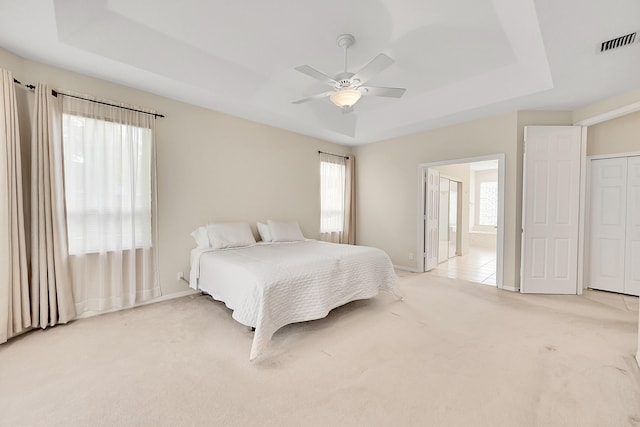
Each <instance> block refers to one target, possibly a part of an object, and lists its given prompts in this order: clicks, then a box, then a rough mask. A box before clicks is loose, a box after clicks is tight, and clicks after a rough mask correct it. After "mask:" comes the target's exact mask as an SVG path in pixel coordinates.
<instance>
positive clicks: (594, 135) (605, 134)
mask: <svg viewBox="0 0 640 427" xmlns="http://www.w3.org/2000/svg"><path fill="white" fill-rule="evenodd" d="M638 152H640V112H637V113H632V114H628V115H626V116H622V117H618V118H616V119H612V120H608V121H606V122H602V123H598V124H597V125H593V126H589V128H588V129H587V155H588V156H593V155H597V154H614V153H638Z"/></svg>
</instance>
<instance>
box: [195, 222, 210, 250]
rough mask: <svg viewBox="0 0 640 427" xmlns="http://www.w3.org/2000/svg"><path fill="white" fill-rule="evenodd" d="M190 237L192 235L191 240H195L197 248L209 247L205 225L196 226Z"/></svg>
mask: <svg viewBox="0 0 640 427" xmlns="http://www.w3.org/2000/svg"><path fill="white" fill-rule="evenodd" d="M191 237H193V240H195V241H196V245H198V247H199V248H208V247H209V235H208V234H207V227H205V226H202V227H198V228H197V229H196V230H194V231H193V232H192V233H191Z"/></svg>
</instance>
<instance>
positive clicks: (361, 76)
mask: <svg viewBox="0 0 640 427" xmlns="http://www.w3.org/2000/svg"><path fill="white" fill-rule="evenodd" d="M394 62H395V61H394V60H393V59H391V58H390V57H388V56H387V55H385V54H384V53H380V54H378V56H376V57H375V58H373V59H372V60H371V62H369V63H368V64H367V65H365V66H364V67H362V69H361V70H360V71H358V72H357V73H356V74H355V75H354V76H353V77H352V80H356V79H357V80H360V84H362V83H366V82H367V81H369V79H371V78H372V77H373V76H375V75H376V74H378V73H379V72H381V71H382V70H384V69H386V68H387V67H389V66H391V64H393V63H394Z"/></svg>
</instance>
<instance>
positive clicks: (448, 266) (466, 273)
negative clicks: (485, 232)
mask: <svg viewBox="0 0 640 427" xmlns="http://www.w3.org/2000/svg"><path fill="white" fill-rule="evenodd" d="M431 273H433V274H437V275H439V276H445V277H452V278H455V279H462V280H468V281H470V282H476V283H482V284H485V285H491V286H495V285H496V252H495V251H494V250H491V249H486V248H479V247H470V248H469V251H468V252H467V253H466V254H464V255H462V256H456V257H453V258H449V260H448V261H445V262H443V263H441V264H439V265H438V267H437V268H435V269H434V270H432V271H431Z"/></svg>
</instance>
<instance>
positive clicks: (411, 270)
mask: <svg viewBox="0 0 640 427" xmlns="http://www.w3.org/2000/svg"><path fill="white" fill-rule="evenodd" d="M393 268H394V269H396V270H401V271H408V272H410V273H421V271H420V270H418V269H417V268H412V267H405V266H403V265H394V266H393Z"/></svg>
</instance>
